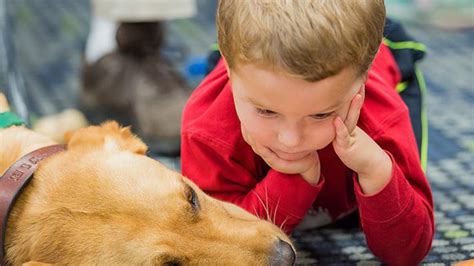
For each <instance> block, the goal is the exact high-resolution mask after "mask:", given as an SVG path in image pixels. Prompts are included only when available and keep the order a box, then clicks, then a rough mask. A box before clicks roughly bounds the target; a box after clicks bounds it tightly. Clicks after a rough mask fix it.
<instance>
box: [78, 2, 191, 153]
mask: <svg viewBox="0 0 474 266" xmlns="http://www.w3.org/2000/svg"><path fill="white" fill-rule="evenodd" d="M91 4H92V9H93V15H92V19H91V29H90V33H89V36H88V40H87V44H86V50H85V60H84V65H83V71H82V89H81V97H80V101H81V104H82V107H83V109H85V110H86V114H88V116H89V117H90V116H96V117H97V116H98V115H99V114H101V115H102V114H103V115H105V117H102V118H101V119H100V120H104V119H115V120H118V121H119V122H120V123H122V124H124V125H132V129H133V130H134V131H135V132H136V133H137V134H138V135H140V136H141V137H142V138H144V139H145V141H146V142H147V144H148V145H149V146H150V149H151V150H152V151H154V152H156V153H159V154H163V155H169V156H173V155H177V154H179V146H180V121H181V111H182V109H183V106H184V104H185V102H186V100H187V98H188V96H189V94H190V92H191V90H190V88H189V86H188V85H187V83H186V81H185V79H184V78H183V77H182V75H180V73H179V72H178V71H177V69H176V68H175V67H174V66H173V63H172V62H169V61H168V60H166V58H164V57H163V56H162V49H163V46H164V41H165V35H166V27H165V26H166V25H165V21H166V20H171V19H180V18H188V17H191V16H193V15H194V14H195V13H196V3H195V1H194V0H92V1H91ZM99 116H100V115H99ZM90 120H92V121H93V122H101V121H94V119H91V118H90Z"/></svg>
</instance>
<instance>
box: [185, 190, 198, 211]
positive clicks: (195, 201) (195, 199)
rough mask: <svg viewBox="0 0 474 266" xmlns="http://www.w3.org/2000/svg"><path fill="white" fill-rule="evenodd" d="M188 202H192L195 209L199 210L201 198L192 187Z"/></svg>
mask: <svg viewBox="0 0 474 266" xmlns="http://www.w3.org/2000/svg"><path fill="white" fill-rule="evenodd" d="M188 202H189V203H190V204H191V206H192V207H193V209H194V210H198V209H199V207H200V205H199V199H198V196H197V194H196V191H194V189H192V188H190V189H189V193H188Z"/></svg>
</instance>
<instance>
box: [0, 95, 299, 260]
mask: <svg viewBox="0 0 474 266" xmlns="http://www.w3.org/2000/svg"><path fill="white" fill-rule="evenodd" d="M1 98H4V97H3V95H1V94H0V112H4V111H6V110H7V108H8V106H6V101H5V100H4V99H3V103H2V99H1ZM66 141H67V149H66V150H65V151H61V152H59V153H56V154H53V155H51V156H50V157H48V158H46V159H44V160H43V161H41V162H40V163H39V164H38V168H37V170H36V171H35V173H34V176H33V178H32V179H31V182H29V184H28V185H27V186H26V187H25V188H24V189H23V191H22V192H21V194H20V195H19V197H18V198H17V199H16V201H15V204H14V205H13V208H12V209H11V211H10V215H9V218H8V221H7V222H8V223H7V227H6V235H5V246H4V247H0V248H3V249H4V250H5V254H6V262H7V263H9V264H11V265H22V264H24V265H45V264H57V265H293V264H294V261H295V252H294V248H293V246H292V245H291V242H290V240H289V239H288V237H287V236H286V235H285V234H284V233H283V232H282V231H281V230H280V229H279V228H278V227H276V226H275V225H273V224H272V223H270V222H268V221H264V220H261V219H258V218H257V217H255V216H253V215H251V214H250V213H248V212H246V211H244V210H243V209H240V208H239V207H237V206H235V205H232V204H229V203H225V202H222V201H218V200H216V199H213V198H211V197H209V196H207V195H206V194H205V193H203V192H202V191H201V190H200V189H199V188H198V187H197V186H196V185H195V184H193V183H192V182H191V181H190V180H188V179H187V178H186V177H184V176H182V175H180V174H179V173H177V172H175V171H172V170H170V169H167V168H166V167H165V166H164V165H162V164H161V163H159V162H158V161H156V160H154V159H152V158H149V157H147V156H146V155H145V153H146V151H147V147H146V146H145V144H144V143H143V142H142V141H141V140H140V139H139V138H138V137H136V136H135V135H133V134H132V133H131V132H130V130H129V129H128V128H122V127H120V126H119V125H118V124H117V123H116V122H107V123H104V124H102V125H101V126H90V127H86V128H83V129H80V130H78V131H76V132H74V133H70V134H67V136H66ZM52 144H55V142H54V141H52V140H50V139H48V138H46V137H44V136H42V135H40V134H38V133H36V132H33V131H31V130H29V129H27V128H25V127H23V126H12V127H9V128H6V129H0V175H3V173H5V171H6V170H7V169H8V168H9V167H10V166H11V165H12V164H14V163H15V162H16V161H17V160H18V159H19V158H20V157H22V156H24V155H25V154H28V153H30V152H32V151H33V150H36V149H38V148H41V147H45V146H48V145H52Z"/></svg>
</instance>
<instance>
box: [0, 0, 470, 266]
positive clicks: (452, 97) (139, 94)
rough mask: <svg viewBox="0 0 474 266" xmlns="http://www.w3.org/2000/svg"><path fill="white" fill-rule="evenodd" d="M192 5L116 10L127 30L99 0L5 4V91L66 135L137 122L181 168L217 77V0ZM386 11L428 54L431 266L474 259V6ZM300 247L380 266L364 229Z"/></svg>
mask: <svg viewBox="0 0 474 266" xmlns="http://www.w3.org/2000/svg"><path fill="white" fill-rule="evenodd" d="M177 2H179V1H177ZM177 2H176V3H177ZM182 2H183V3H184V2H187V3H186V4H183V5H189V2H188V1H182ZM190 2H193V4H191V5H192V6H193V7H190V8H191V9H192V10H188V11H185V12H184V13H179V12H177V13H176V14H175V15H170V14H174V13H172V12H171V11H170V12H171V13H170V12H164V13H163V12H162V13H163V14H164V15H163V14H161V15H159V14H158V15H157V14H155V18H156V17H159V18H160V19H159V21H158V20H157V19H155V20H152V21H150V20H149V19H148V20H146V21H137V19H136V18H133V17H132V18H130V17H128V18H124V17H120V16H121V15H120V14H118V15H117V14H115V15H116V17H115V18H116V19H117V18H121V19H123V20H124V21H123V22H126V23H122V24H118V23H114V22H113V20H114V19H111V20H110V21H107V20H105V21H104V20H100V19H99V20H98V19H97V17H98V16H97V13H94V12H93V8H92V7H93V5H91V3H90V2H89V0H55V1H53V0H49V1H48V0H0V91H1V92H3V93H6V94H7V96H8V98H9V100H10V103H11V104H12V108H13V109H14V110H15V111H16V112H17V113H18V114H19V115H20V116H21V117H23V118H24V119H25V120H26V121H28V123H29V125H30V126H34V127H37V128H38V130H43V131H44V132H46V133H48V132H49V133H51V132H50V131H51V129H53V131H58V130H57V129H56V126H57V125H55V124H54V123H55V121H58V120H59V121H63V123H62V124H65V122H64V121H69V122H70V121H76V122H77V123H76V124H74V125H69V126H71V127H74V126H81V125H84V124H85V123H87V122H88V123H92V124H95V123H99V122H100V121H103V120H104V119H107V118H113V119H119V120H120V121H122V122H123V123H125V124H132V129H133V130H134V131H135V132H136V133H138V135H140V136H141V137H142V138H144V139H145V141H146V142H147V144H148V145H150V147H151V156H153V157H155V158H157V159H159V160H161V161H162V162H164V163H165V164H167V165H168V166H170V167H172V168H175V169H177V170H178V171H179V165H180V161H179V133H177V132H179V115H180V110H179V109H180V108H181V106H182V105H183V104H184V102H185V100H186V98H187V96H188V95H189V93H191V92H192V89H193V88H194V87H195V86H196V85H197V84H198V83H199V82H200V81H201V80H202V78H203V77H204V75H205V74H206V71H207V68H208V67H209V66H208V63H207V62H208V61H207V59H208V56H209V54H210V52H211V51H212V50H213V49H214V48H215V47H213V45H214V43H215V40H216V33H215V25H214V19H215V6H216V1H215V0H196V1H195V2H194V1H190ZM386 6H387V13H388V16H389V17H391V18H393V19H395V20H398V21H399V22H401V23H402V24H403V25H404V26H405V28H406V30H407V31H408V33H409V34H410V35H411V36H412V37H414V38H415V39H416V40H418V41H420V42H422V43H424V44H425V45H426V46H427V54H426V56H425V58H424V59H423V61H422V62H421V63H420V65H419V66H420V68H421V70H422V71H423V72H424V74H425V79H426V84H427V98H426V107H427V115H428V122H429V132H428V137H429V138H428V139H429V142H428V167H427V175H428V179H429V181H430V183H431V185H432V189H433V193H434V198H435V205H436V217H435V218H436V236H435V240H434V242H433V247H432V250H431V252H430V254H429V255H428V256H427V257H426V258H425V260H424V262H423V264H424V265H450V264H451V263H453V262H455V261H460V260H467V259H470V258H474V111H473V102H474V86H473V84H474V80H473V79H474V78H473V76H474V71H473V62H474V47H473V43H474V2H473V1H472V0H386ZM96 11H97V10H96ZM102 12H103V11H102ZM173 12H174V11H173ZM109 15H110V14H109ZM112 16H113V15H112ZM117 31H118V32H121V35H120V34H117V35H116V32H117ZM134 32H135V33H136V32H139V33H137V34H135V33H134ZM150 36H158V37H156V38H155V39H153V38H150ZM116 37H117V40H118V43H117V41H116ZM94 38H95V39H94ZM137 43H138V44H137ZM94 45H96V46H99V49H98V50H96V51H95V52H93V51H94V49H92V47H93V46H94ZM101 45H102V46H103V47H101V48H100V46H101ZM101 49H102V50H101ZM134 51H135V52H134ZM136 51H140V52H139V53H137V52H136ZM104 77H108V78H104ZM130 87H133V88H136V89H135V90H129V89H128V88H130ZM91 88H93V89H91ZM67 109H73V111H72V113H71V112H70V111H71V110H69V112H65V110H67ZM61 112H63V113H62V114H61V115H62V116H63V117H61V118H60V119H58V116H60V115H59V114H60V113H61ZM51 116H53V117H55V119H54V120H53V122H51V121H49V122H48V120H47V119H45V117H46V118H48V117H51ZM145 121H146V122H145ZM163 124H166V125H167V127H163V126H162V125H163ZM48 130H49V131H48ZM53 133H54V132H53ZM53 133H51V134H53ZM56 133H57V132H56ZM59 137H60V136H59ZM293 239H294V240H295V243H296V245H297V247H298V251H299V252H298V264H301V265H313V264H317V263H319V264H323V265H331V264H333V265H379V264H380V263H379V262H378V261H377V259H376V258H375V257H374V256H373V255H372V254H371V253H370V251H369V250H368V249H367V248H366V245H365V242H364V238H363V234H361V233H360V232H358V230H357V229H356V228H344V227H343V226H330V227H326V228H322V229H319V230H315V231H301V232H295V233H294V235H293Z"/></svg>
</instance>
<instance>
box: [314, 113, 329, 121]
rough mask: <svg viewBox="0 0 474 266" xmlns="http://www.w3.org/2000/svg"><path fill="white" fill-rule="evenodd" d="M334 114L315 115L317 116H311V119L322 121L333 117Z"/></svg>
mask: <svg viewBox="0 0 474 266" xmlns="http://www.w3.org/2000/svg"><path fill="white" fill-rule="evenodd" d="M333 113H334V112H330V113H324V114H315V115H311V118H313V119H317V120H321V119H324V118H326V117H329V116H331V115H332V114H333Z"/></svg>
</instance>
